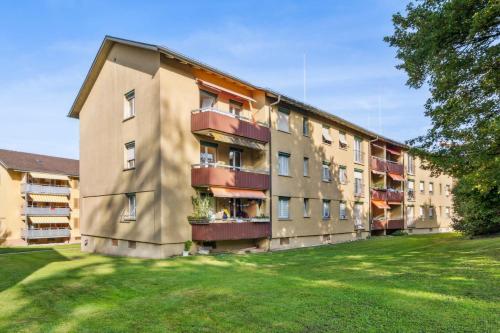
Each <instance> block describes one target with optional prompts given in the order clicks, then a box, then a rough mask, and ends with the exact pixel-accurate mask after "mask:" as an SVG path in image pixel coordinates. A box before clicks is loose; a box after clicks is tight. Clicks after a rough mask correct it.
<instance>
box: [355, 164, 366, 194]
mask: <svg viewBox="0 0 500 333" xmlns="http://www.w3.org/2000/svg"><path fill="white" fill-rule="evenodd" d="M358 176H359V177H358ZM358 188H359V190H360V191H357V190H358ZM363 191H364V189H363V172H361V171H357V170H354V195H356V196H361V195H363Z"/></svg>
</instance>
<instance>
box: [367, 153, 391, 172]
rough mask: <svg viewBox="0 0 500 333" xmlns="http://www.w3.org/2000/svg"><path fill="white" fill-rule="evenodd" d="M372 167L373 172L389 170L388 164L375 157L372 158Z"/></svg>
mask: <svg viewBox="0 0 500 333" xmlns="http://www.w3.org/2000/svg"><path fill="white" fill-rule="evenodd" d="M370 166H371V169H372V170H375V171H379V172H385V171H386V170H387V163H386V162H385V160H383V159H381V158H378V157H375V156H372V158H371V163H370Z"/></svg>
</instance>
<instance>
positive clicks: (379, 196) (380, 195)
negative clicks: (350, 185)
mask: <svg viewBox="0 0 500 333" xmlns="http://www.w3.org/2000/svg"><path fill="white" fill-rule="evenodd" d="M371 196H372V200H381V201H387V192H386V191H385V190H377V189H372V190H371Z"/></svg>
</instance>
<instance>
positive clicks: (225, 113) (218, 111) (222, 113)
mask: <svg viewBox="0 0 500 333" xmlns="http://www.w3.org/2000/svg"><path fill="white" fill-rule="evenodd" d="M202 112H213V113H217V114H220V115H223V116H227V117H231V118H235V119H238V120H242V121H246V122H249V123H252V124H255V123H256V124H258V125H260V126H265V127H269V125H268V124H267V123H264V122H262V121H253V120H252V119H250V118H249V117H245V116H242V115H238V114H233V113H230V112H224V111H221V110H219V109H216V108H214V107H205V108H200V109H195V110H193V111H191V113H193V114H196V113H202Z"/></svg>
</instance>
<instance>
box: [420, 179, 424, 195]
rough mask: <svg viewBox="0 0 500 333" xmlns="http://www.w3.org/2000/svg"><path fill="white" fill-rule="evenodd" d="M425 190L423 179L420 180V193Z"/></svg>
mask: <svg viewBox="0 0 500 333" xmlns="http://www.w3.org/2000/svg"><path fill="white" fill-rule="evenodd" d="M424 192H425V183H424V182H423V181H420V193H424Z"/></svg>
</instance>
